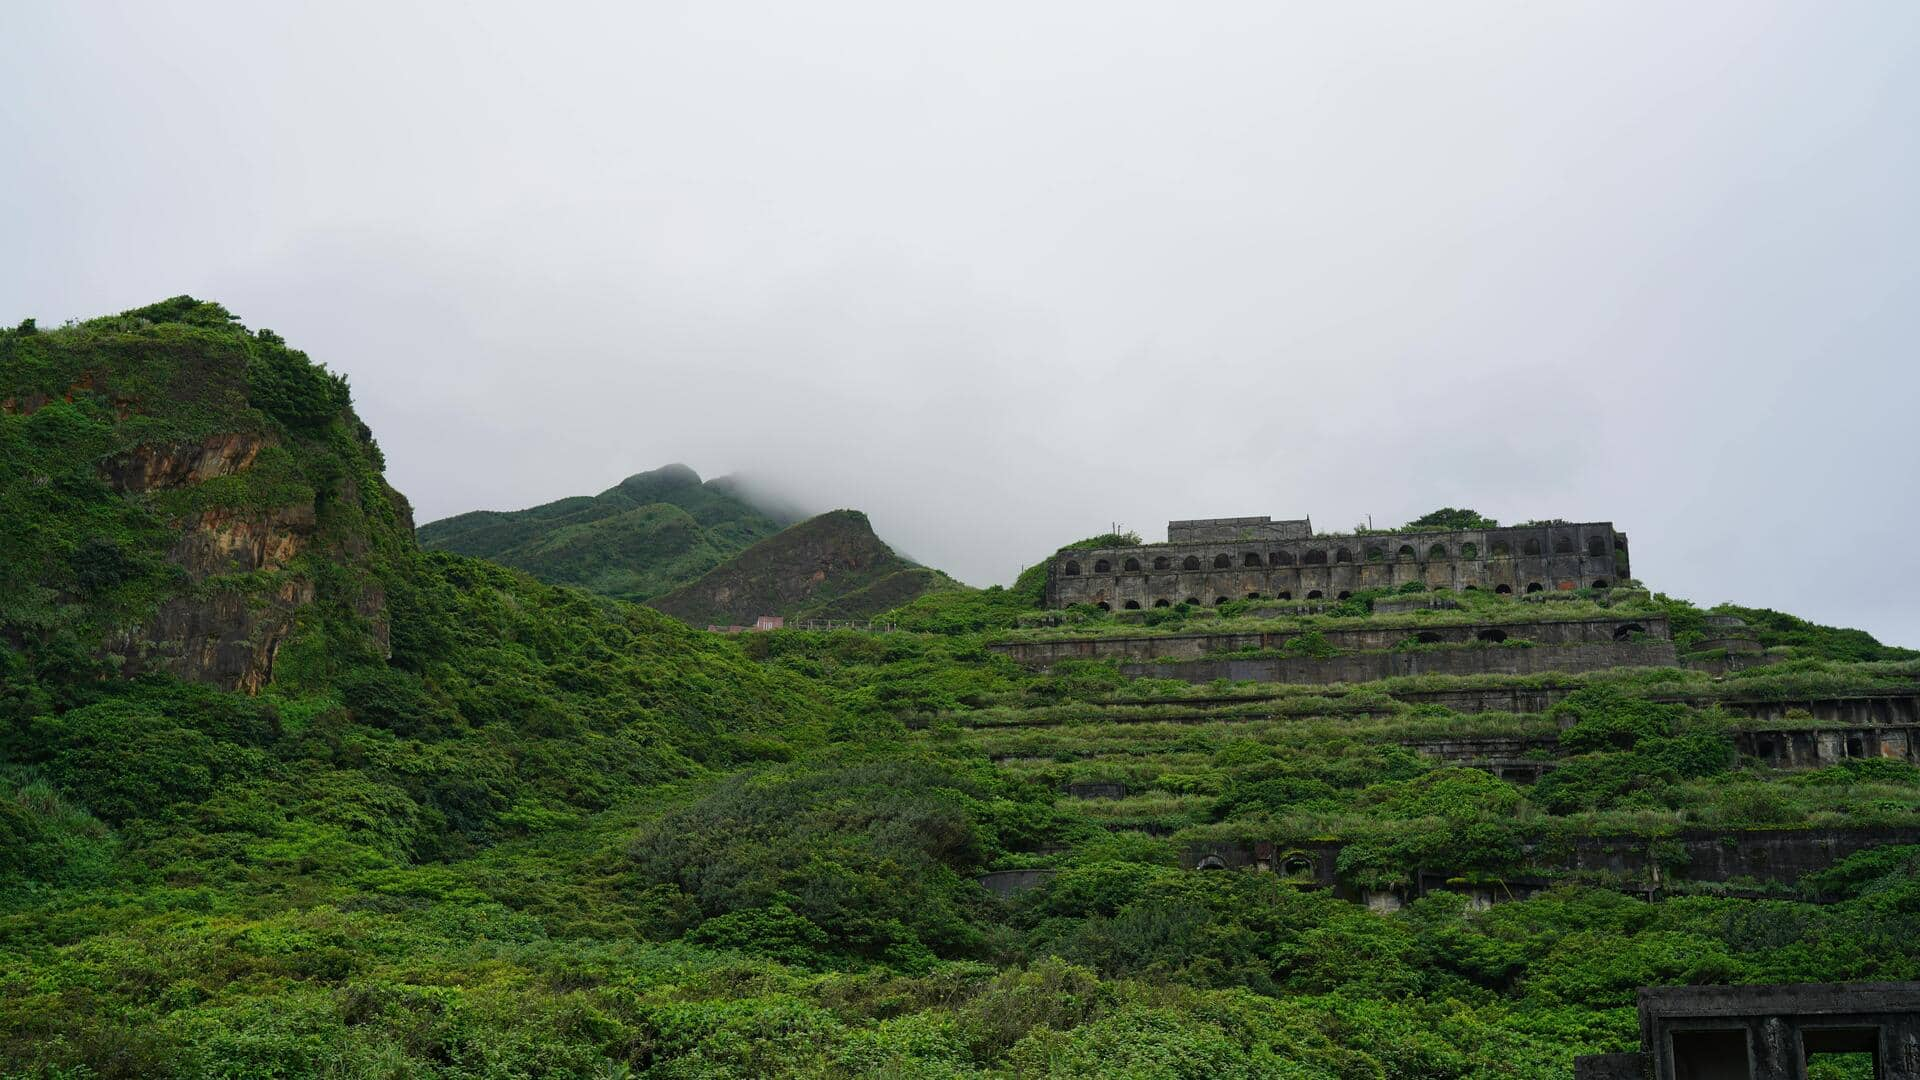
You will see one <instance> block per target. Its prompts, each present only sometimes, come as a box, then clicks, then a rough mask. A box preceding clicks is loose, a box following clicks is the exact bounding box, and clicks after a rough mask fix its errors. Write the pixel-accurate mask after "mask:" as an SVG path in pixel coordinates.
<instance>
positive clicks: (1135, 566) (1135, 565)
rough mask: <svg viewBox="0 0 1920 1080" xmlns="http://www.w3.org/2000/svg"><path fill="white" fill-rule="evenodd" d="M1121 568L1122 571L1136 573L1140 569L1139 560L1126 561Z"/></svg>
mask: <svg viewBox="0 0 1920 1080" xmlns="http://www.w3.org/2000/svg"><path fill="white" fill-rule="evenodd" d="M1122 568H1123V569H1126V570H1133V571H1137V570H1139V569H1140V560H1139V559H1128V560H1127V561H1126V562H1125V563H1124V564H1122Z"/></svg>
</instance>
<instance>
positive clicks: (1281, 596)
mask: <svg viewBox="0 0 1920 1080" xmlns="http://www.w3.org/2000/svg"><path fill="white" fill-rule="evenodd" d="M1274 599H1276V600H1291V599H1293V593H1292V592H1290V591H1284V590H1283V591H1282V592H1280V593H1279V594H1278V595H1276V596H1275V597H1274Z"/></svg>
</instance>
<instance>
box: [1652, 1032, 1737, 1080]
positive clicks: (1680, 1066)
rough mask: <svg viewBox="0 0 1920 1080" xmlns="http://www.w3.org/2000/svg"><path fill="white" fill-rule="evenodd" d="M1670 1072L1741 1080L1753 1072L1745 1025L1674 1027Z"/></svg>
mask: <svg viewBox="0 0 1920 1080" xmlns="http://www.w3.org/2000/svg"><path fill="white" fill-rule="evenodd" d="M1672 1037H1673V1074H1674V1076H1676V1077H1682V1076H1684V1077H1689V1078H1691V1080H1721V1078H1723V1077H1724V1078H1726V1080H1735V1078H1739V1080H1745V1078H1747V1077H1750V1076H1752V1075H1753V1072H1752V1069H1751V1066H1750V1065H1749V1064H1748V1062H1749V1061H1750V1058H1749V1057H1748V1051H1747V1029H1746V1028H1735V1029H1732V1030H1722V1031H1676V1032H1674V1033H1673V1036H1672Z"/></svg>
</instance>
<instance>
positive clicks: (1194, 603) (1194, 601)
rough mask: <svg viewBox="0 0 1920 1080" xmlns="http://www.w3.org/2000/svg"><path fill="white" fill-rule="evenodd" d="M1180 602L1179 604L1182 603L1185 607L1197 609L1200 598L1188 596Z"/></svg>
mask: <svg viewBox="0 0 1920 1080" xmlns="http://www.w3.org/2000/svg"><path fill="white" fill-rule="evenodd" d="M1180 602H1181V603H1183V604H1185V605H1187V606H1188V607H1199V606H1200V598H1199V597H1197V596H1189V597H1187V598H1186V599H1185V600H1182V601H1180Z"/></svg>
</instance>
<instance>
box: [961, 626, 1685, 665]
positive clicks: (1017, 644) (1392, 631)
mask: <svg viewBox="0 0 1920 1080" xmlns="http://www.w3.org/2000/svg"><path fill="white" fill-rule="evenodd" d="M1317 632H1318V633H1319V635H1320V636H1321V637H1322V638H1324V639H1325V640H1326V642H1327V644H1329V645H1332V646H1333V647H1334V648H1336V649H1341V650H1356V651H1359V650H1380V649H1391V648H1393V647H1395V646H1396V645H1400V644H1402V643H1404V642H1416V643H1422V644H1436V645H1444V644H1453V645H1465V644H1469V643H1471V642H1474V641H1479V640H1484V641H1490V642H1499V641H1507V640H1514V639H1524V640H1527V641H1532V642H1536V643H1538V644H1542V645H1571V644H1583V643H1608V642H1614V641H1628V640H1631V639H1633V638H1635V637H1649V638H1655V639H1659V640H1666V639H1668V638H1670V637H1671V633H1670V632H1669V629H1668V626H1667V619H1666V617H1665V616H1637V617H1621V618H1603V619H1567V620H1559V621H1553V622H1518V623H1515V622H1509V623H1473V624H1462V625H1454V626H1401V627H1360V628H1355V629H1351V630H1321V631H1317ZM1301 633H1302V631H1297V630H1276V631H1266V632H1250V633H1240V634H1205V633H1201V634H1157V635H1142V636H1140V637H1110V636H1109V637H1084V638H1057V639H1053V640H1049V641H1014V642H1002V643H998V644H994V645H989V646H987V648H988V649H991V650H992V651H994V652H997V653H999V654H1000V655H1002V656H1007V657H1011V658H1012V659H1014V660H1015V661H1018V662H1019V663H1022V664H1026V665H1029V666H1032V667H1049V666H1051V665H1053V664H1055V663H1058V662H1059V661H1061V660H1107V659H1117V660H1157V659H1163V658H1169V657H1170V658H1174V659H1181V660H1199V659H1203V658H1205V657H1208V656H1214V655H1218V654H1220V653H1231V652H1241V651H1244V650H1248V649H1281V648H1284V647H1285V646H1286V644H1287V642H1288V641H1291V640H1292V639H1294V638H1296V637H1299V636H1300V634H1301Z"/></svg>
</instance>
